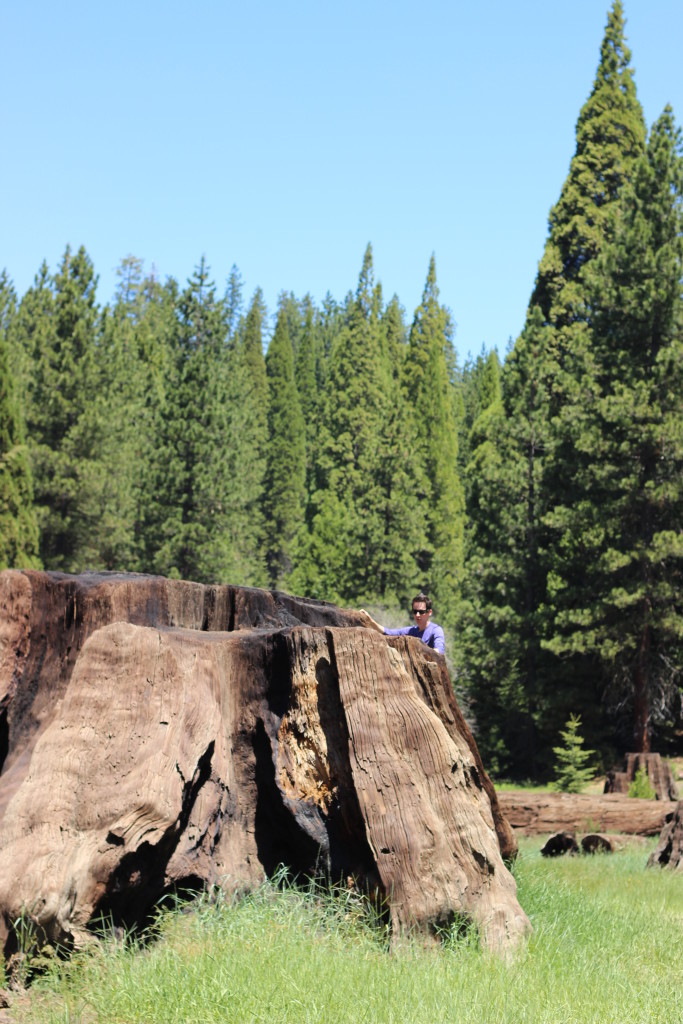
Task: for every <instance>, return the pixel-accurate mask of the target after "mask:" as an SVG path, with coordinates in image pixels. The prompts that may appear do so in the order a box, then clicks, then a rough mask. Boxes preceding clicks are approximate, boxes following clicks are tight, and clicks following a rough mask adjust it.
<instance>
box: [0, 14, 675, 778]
mask: <svg viewBox="0 0 683 1024" xmlns="http://www.w3.org/2000/svg"><path fill="white" fill-rule="evenodd" d="M623 30H624V25H623V14H622V8H621V4H620V3H619V2H618V0H617V2H616V3H614V5H613V7H612V10H611V12H610V14H609V17H608V23H607V29H606V33H605V38H604V40H603V44H602V49H601V56H600V63H599V67H598V71H597V75H596V79H595V84H594V87H593V90H592V93H591V95H590V97H589V99H588V101H587V102H586V104H585V106H584V108H583V109H582V111H581V114H580V117H579V121H578V125H577V145H576V153H575V156H574V158H573V160H572V163H571V166H570V170H569V175H568V177H567V180H566V181H565V183H564V186H563V188H562V192H561V195H560V199H559V201H558V203H557V205H556V206H555V207H554V208H553V210H552V211H551V214H550V230H549V236H548V240H547V243H546V248H545V252H544V254H543V257H542V259H541V261H540V264H539V272H538V277H537V280H536V283H535V286H534V290H533V293H532V296H531V299H530V303H529V311H528V316H527V322H526V326H525V328H524V330H523V332H522V334H521V335H520V337H519V338H518V339H517V341H516V343H515V345H514V347H513V348H512V350H511V351H510V353H509V354H508V355H507V358H506V360H505V363H504V365H503V366H501V365H500V362H499V359H498V356H497V354H496V353H495V352H489V353H486V352H483V353H482V354H481V355H480V356H479V357H477V358H476V359H475V360H470V361H468V362H467V364H466V365H465V366H463V367H460V366H458V365H457V361H456V358H455V355H454V350H453V345H452V336H453V324H452V321H451V317H450V314H449V311H448V310H447V309H446V308H445V307H444V306H443V305H442V304H441V303H440V301H439V292H438V287H437V279H436V266H435V262H434V259H433V258H432V260H431V261H430V264H429V267H428V272H427V278H426V283H425V287H424V292H423V296H422V301H421V304H420V305H419V307H418V309H417V310H416V311H415V313H414V315H413V316H412V318H411V319H410V321H409V322H407V318H406V314H405V311H404V310H403V308H402V307H401V305H400V302H399V300H398V298H397V297H396V296H394V297H393V298H391V299H390V300H389V301H388V302H387V301H385V299H384V296H383V294H382V289H381V285H380V284H379V283H377V282H376V281H375V276H374V268H373V261H372V250H371V248H370V246H368V249H367V251H366V253H365V255H364V258H363V262H362V267H361V271H360V275H359V279H358V283H357V286H356V289H355V291H354V292H350V293H349V294H348V295H347V296H346V298H345V299H344V300H343V301H342V302H338V301H336V300H334V299H333V298H332V297H331V296H329V295H328V296H327V297H326V298H325V300H324V301H323V302H322V304H321V305H320V306H317V305H316V304H315V303H314V302H313V301H312V300H311V298H310V297H308V296H307V297H305V298H303V299H297V298H296V297H295V296H293V295H291V294H282V295H281V297H280V300H279V303H278V309H277V313H276V315H275V317H274V318H273V321H272V322H271V319H270V318H269V316H268V312H267V310H266V308H265V305H264V301H263V297H262V294H261V292H260V291H259V290H257V291H256V293H255V294H254V295H253V296H252V297H251V298H250V300H249V302H248V303H246V304H245V303H244V297H243V294H242V286H241V282H240V277H239V273H238V271H237V270H236V269H235V268H233V270H232V271H231V273H230V276H229V278H228V280H227V284H226V286H225V288H224V289H221V290H220V291H219V290H218V289H217V287H216V285H215V284H214V282H213V280H212V279H211V273H210V270H209V267H208V266H207V264H206V262H205V261H204V260H203V259H202V260H201V261H200V263H199V265H198V266H197V268H196V270H195V273H194V275H193V276H192V278H191V279H190V280H189V281H188V282H187V284H186V286H185V287H184V288H181V287H180V286H179V284H178V283H177V282H176V281H174V280H173V279H168V280H167V281H166V282H164V283H162V282H160V281H159V280H157V279H156V278H155V276H154V275H145V273H144V270H143V264H142V262H141V261H140V260H138V259H136V258H133V257H128V258H127V259H125V260H124V261H123V262H122V264H121V267H120V269H119V284H118V288H117V292H116V295H115V298H114V300H113V302H112V303H111V304H109V305H107V306H105V307H104V308H101V307H100V306H99V305H98V303H97V298H96V285H97V278H96V275H95V270H94V267H93V265H92V263H91V261H90V259H89V257H88V255H87V253H86V251H85V250H84V249H83V248H81V249H79V250H78V251H77V252H72V251H71V250H70V249H68V248H67V250H66V252H65V254H64V257H63V259H62V261H61V263H60V266H59V268H58V269H57V271H56V273H54V274H52V273H50V271H49V269H48V267H47V266H45V265H43V266H42V267H41V268H40V270H39V272H38V274H37V276H36V279H35V282H34V284H33V286H32V287H31V288H30V289H29V290H28V291H27V292H26V294H25V295H24V296H23V297H22V298H21V299H20V300H19V298H18V297H17V296H16V294H15V292H14V289H13V287H12V284H11V281H10V279H9V277H8V276H7V274H6V273H4V274H3V275H2V277H1V278H0V566H22V567H25V566H40V565H42V566H44V567H46V568H49V569H55V570H65V571H79V570H82V569H85V568H107V569H125V570H137V571H144V572H157V573H162V574H164V575H168V576H180V577H183V578H186V579H195V580H201V581H207V582H212V581H220V582H233V583H240V584H247V585H255V586H267V587H273V588H283V589H287V590H290V591H293V592H297V593H303V594H307V595H310V596H315V597H320V598H324V599H327V600H332V601H335V602H340V603H344V604H355V605H358V604H360V603H364V604H370V605H374V606H383V607H384V608H385V609H387V610H388V612H387V614H391V613H395V612H397V610H398V609H406V608H407V602H408V601H409V600H410V597H411V596H412V594H413V593H414V592H415V591H416V589H419V588H422V587H424V588H426V589H429V591H430V593H431V594H432V596H433V600H434V605H435V609H436V613H437V614H436V618H437V619H438V620H439V621H441V622H442V623H443V624H444V625H445V627H446V630H447V634H448V636H449V639H450V651H451V657H452V661H453V666H454V675H455V679H456V685H457V687H458V689H459V691H460V692H461V694H462V695H463V698H464V699H465V700H466V702H467V704H468V707H469V711H470V713H471V716H472V719H473V722H474V725H475V728H476V733H477V740H478V743H479V745H480V748H481V750H482V754H483V756H484V758H485V762H486V763H487V766H489V767H490V768H491V770H492V771H494V772H495V773H496V774H498V775H499V776H500V775H510V776H516V777H523V776H537V777H542V776H543V775H544V774H546V773H547V772H548V770H549V767H550V764H551V761H552V747H553V745H556V744H557V741H558V736H559V732H560V730H561V729H562V728H563V726H564V723H565V722H566V721H567V719H568V717H569V715H570V713H579V714H580V715H581V716H582V721H583V726H582V729H583V733H584V735H585V737H586V739H587V741H588V743H589V745H590V746H591V747H594V748H596V749H597V750H598V751H600V753H601V755H602V757H603V759H604V761H605V763H608V762H609V761H610V760H611V759H612V758H613V757H614V755H615V753H616V751H617V750H619V749H622V750H623V749H648V747H649V746H650V745H651V744H653V743H654V744H656V745H657V746H658V748H659V749H664V750H666V749H671V748H672V746H675V744H676V743H678V744H679V745H680V742H681V737H682V736H683V732H682V729H681V727H682V721H681V689H680V669H681V647H682V638H683V616H682V609H681V603H682V601H683V598H682V596H681V595H682V594H683V587H682V585H681V584H682V579H681V576H682V571H681V560H682V559H683V533H682V528H681V524H682V523H683V518H682V516H681V512H682V511H683V509H682V507H681V505H682V500H681V499H682V491H683V488H682V484H681V481H682V474H681V469H682V462H683V416H682V413H681V394H682V390H681V383H682V381H681V376H682V365H683V364H682V356H683V351H682V349H683V301H682V296H681V275H682V267H683V241H682V238H683V235H682V231H681V195H682V193H683V158H682V156H681V144H680V136H679V132H678V129H677V128H676V126H675V123H674V118H673V114H672V112H671V110H670V109H669V108H666V109H665V111H664V112H663V114H662V115H661V117H660V118H659V120H658V121H657V122H656V123H655V124H654V125H653V126H652V128H651V130H650V132H649V134H648V133H647V132H646V127H645V123H644V118H643V114H642V110H641V108H640V105H639V103H638V100H637V97H636V92H635V86H634V83H633V79H632V72H631V68H630V54H629V52H628V49H627V48H626V45H625V42H624V34H623ZM264 352H265V356H264ZM404 614H405V612H404Z"/></svg>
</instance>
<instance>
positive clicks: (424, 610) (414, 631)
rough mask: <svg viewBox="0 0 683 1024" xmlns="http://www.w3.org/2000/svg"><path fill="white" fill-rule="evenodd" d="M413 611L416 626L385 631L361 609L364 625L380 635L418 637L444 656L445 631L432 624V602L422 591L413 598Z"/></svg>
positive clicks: (434, 623)
mask: <svg viewBox="0 0 683 1024" xmlns="http://www.w3.org/2000/svg"><path fill="white" fill-rule="evenodd" d="M412 611H413V616H414V618H415V625H414V626H402V627H401V628H400V629H385V628H384V626H380V624H379V622H375V620H374V619H373V618H372V616H371V615H369V614H368V613H367V612H366V611H365V609H364V608H361V614H362V615H363V616H364V619H365V622H364V625H366V626H367V627H368V628H369V629H375V630H377V632H378V633H383V634H384V635H385V636H416V637H418V639H420V640H421V641H422V643H423V644H427V646H428V647H431V648H432V650H434V651H438V652H439V654H444V653H445V650H446V643H445V640H444V635H443V629H442V628H441V626H437V624H436V622H432V602H431V600H430V598H428V597H427V595H426V594H423V593H422V591H420V593H419V594H417V596H416V597H414V598H413V600H412Z"/></svg>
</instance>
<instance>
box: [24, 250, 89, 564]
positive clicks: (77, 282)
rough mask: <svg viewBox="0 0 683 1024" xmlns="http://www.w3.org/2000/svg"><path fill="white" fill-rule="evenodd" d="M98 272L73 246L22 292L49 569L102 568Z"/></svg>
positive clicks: (35, 464)
mask: <svg viewBox="0 0 683 1024" xmlns="http://www.w3.org/2000/svg"><path fill="white" fill-rule="evenodd" d="M96 288H97V278H96V276H95V272H94V268H93V265H92V262H91V260H90V258H89V257H88V255H87V253H86V251H85V249H84V248H83V247H81V248H80V249H79V250H78V252H76V253H75V254H74V253H72V252H71V249H70V248H69V247H67V249H66V251H65V253H64V257H63V259H62V261H61V263H60V266H59V269H58V271H57V273H56V275H55V276H54V278H52V277H51V276H50V275H49V273H48V270H47V267H46V266H45V264H43V266H42V267H41V270H40V272H39V274H38V275H37V278H36V280H35V282H34V286H33V288H31V289H29V291H28V292H27V293H26V295H25V296H24V298H23V299H22V302H21V305H20V308H19V312H18V317H17V338H18V342H19V343H20V344H21V345H22V347H23V349H24V352H25V353H26V359H27V361H28V363H29V365H30V367H31V372H30V375H29V376H28V378H27V379H26V381H25V401H26V425H27V434H28V441H29V450H30V453H31V464H32V470H33V477H34V488H35V501H36V510H37V514H38V522H39V529H40V558H41V561H42V563H43V565H44V566H45V567H46V568H50V569H63V570H66V571H78V570H81V569H83V568H86V567H98V566H100V565H101V564H102V563H101V560H100V558H99V552H98V550H97V541H96V534H97V531H96V526H97V521H98V517H99V510H100V506H101V499H102V487H103V484H104V483H105V481H103V475H102V471H101V470H102V464H101V459H100V454H101V449H102V443H103V437H104V434H105V430H106V424H105V423H104V422H103V419H102V416H101V409H100V406H99V404H98V403H97V402H96V401H95V400H94V396H96V395H97V394H98V387H99V382H98V378H97V363H96V346H97V340H98V331H99V308H98V307H97V305H96Z"/></svg>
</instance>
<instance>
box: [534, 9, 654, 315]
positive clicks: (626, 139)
mask: <svg viewBox="0 0 683 1024" xmlns="http://www.w3.org/2000/svg"><path fill="white" fill-rule="evenodd" d="M630 61H631V53H630V50H629V49H628V47H627V45H626V42H625V39H624V15H623V7H622V4H621V0H614V3H613V5H612V8H611V10H610V12H609V16H608V19H607V27H606V29H605V35H604V38H603V41H602V46H601V48H600V62H599V64H598V70H597V73H596V76H595V82H594V84H593V89H592V91H591V94H590V96H589V97H588V100H587V101H586V103H585V104H584V106H583V108H582V110H581V113H580V114H579V119H578V122H577V125H576V151H575V153H574V156H573V158H572V161H571V165H570V168H569V174H568V176H567V179H566V181H565V183H564V185H563V187H562V192H561V194H560V198H559V200H558V202H557V203H556V205H555V206H554V207H553V209H552V210H551V212H550V217H549V228H550V230H549V234H548V241H547V243H546V246H545V252H544V254H543V258H542V260H541V262H540V264H539V268H538V276H537V278H536V284H535V287H534V290H533V293H532V296H531V300H530V302H529V310H530V311H531V310H533V308H534V306H539V307H540V309H541V312H542V313H543V317H544V320H545V321H546V323H549V324H552V326H554V327H563V326H566V325H569V324H571V323H573V322H574V321H575V320H576V319H579V320H582V319H583V318H584V312H583V310H584V295H583V283H584V280H585V273H586V267H587V266H588V265H589V263H590V262H591V260H592V259H594V258H595V256H596V255H597V254H598V253H599V252H600V251H601V250H602V248H603V247H604V245H605V242H606V240H607V237H608V235H609V219H610V210H611V207H612V205H613V203H614V202H615V201H616V200H617V199H618V198H619V195H620V194H621V190H622V188H623V186H624V184H625V183H626V182H627V181H628V180H629V178H630V175H631V171H632V168H633V164H634V162H635V161H636V160H637V159H638V157H639V156H640V155H641V153H642V151H643V147H644V143H645V122H644V119H643V112H642V109H641V106H640V103H639V102H638V99H637V96H636V88H635V84H634V81H633V72H632V69H631V66H630Z"/></svg>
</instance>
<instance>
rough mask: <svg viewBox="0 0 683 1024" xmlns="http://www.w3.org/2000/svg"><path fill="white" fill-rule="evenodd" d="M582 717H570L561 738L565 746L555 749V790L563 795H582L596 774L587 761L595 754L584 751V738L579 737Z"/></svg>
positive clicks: (591, 751)
mask: <svg viewBox="0 0 683 1024" xmlns="http://www.w3.org/2000/svg"><path fill="white" fill-rule="evenodd" d="M580 726H581V717H580V716H579V715H570V716H569V720H568V722H567V723H566V725H565V727H564V730H563V731H562V732H561V733H560V736H561V737H562V739H563V740H564V746H562V747H553V753H554V754H555V757H556V758H557V760H556V763H555V782H554V784H553V788H554V789H557V790H559V791H560V792H561V793H580V792H581V791H582V790H583V789H584V788H585V787H586V786H587V785H588V783H589V782H590V781H591V779H592V778H593V776H594V774H595V772H594V770H593V769H592V768H589V767H588V766H587V765H586V761H588V759H589V758H590V757H591V756H592V755H593V754H594V753H595V751H594V750H584V749H583V738H582V737H581V736H580V735H579V728H580Z"/></svg>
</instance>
